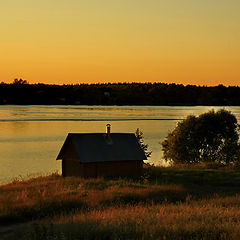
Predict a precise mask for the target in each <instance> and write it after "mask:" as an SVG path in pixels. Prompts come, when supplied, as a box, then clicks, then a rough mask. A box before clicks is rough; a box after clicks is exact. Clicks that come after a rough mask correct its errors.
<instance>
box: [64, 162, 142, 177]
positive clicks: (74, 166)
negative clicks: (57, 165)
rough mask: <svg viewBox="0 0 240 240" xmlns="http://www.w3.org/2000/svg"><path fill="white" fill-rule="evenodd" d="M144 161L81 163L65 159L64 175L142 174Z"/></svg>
mask: <svg viewBox="0 0 240 240" xmlns="http://www.w3.org/2000/svg"><path fill="white" fill-rule="evenodd" d="M142 168H143V161H118V162H100V163H84V164H83V163H80V162H79V161H78V160H73V159H71V160H70V159H63V160H62V173H63V176H81V177H105V176H121V175H134V174H140V173H141V171H142Z"/></svg>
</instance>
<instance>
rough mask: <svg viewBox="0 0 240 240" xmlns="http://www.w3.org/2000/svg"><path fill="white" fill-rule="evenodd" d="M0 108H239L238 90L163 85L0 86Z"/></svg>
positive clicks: (21, 82)
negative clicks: (54, 105)
mask: <svg viewBox="0 0 240 240" xmlns="http://www.w3.org/2000/svg"><path fill="white" fill-rule="evenodd" d="M0 104H27V105H28V104H33V105H34V104H76V105H166V106H181V105H182V106H194V105H205V106H207V105H208V106H210V105H211V106H239V105H240V87H238V86H229V87H226V86H223V85H218V86H214V87H207V86H195V85H187V86H184V85H182V84H166V83H105V84H100V83H97V84H75V85H73V84H68V85H50V84H42V83H38V84H29V83H28V82H27V81H26V80H22V79H15V80H14V81H13V83H10V84H7V83H4V82H2V83H0Z"/></svg>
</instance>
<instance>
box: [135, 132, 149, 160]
mask: <svg viewBox="0 0 240 240" xmlns="http://www.w3.org/2000/svg"><path fill="white" fill-rule="evenodd" d="M135 136H136V138H137V140H138V142H139V144H140V146H141V148H142V150H143V151H144V152H145V155H146V157H147V158H149V157H151V154H152V151H149V150H148V144H145V143H144V140H143V138H144V137H143V132H141V131H140V130H139V128H137V130H136V132H135Z"/></svg>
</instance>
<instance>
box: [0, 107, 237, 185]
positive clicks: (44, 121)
mask: <svg viewBox="0 0 240 240" xmlns="http://www.w3.org/2000/svg"><path fill="white" fill-rule="evenodd" d="M220 108H222V107H158V106H144V107H142V106H121V107H119V106H0V126H1V135H0V183H4V182H7V181H10V180H12V179H14V178H21V177H27V176H34V175H39V174H45V173H50V172H55V171H58V172H61V161H56V160H55V159H56V156H57V154H58V152H59V150H60V148H61V146H62V144H63V142H64V140H65V138H66V136H67V134H68V133H69V132H79V133H84V132H85V133H89V132H96V133H101V132H105V126H106V124H107V123H110V124H111V125H112V132H132V133H133V132H135V130H136V129H137V128H140V130H141V131H143V133H144V137H145V138H144V139H145V142H146V143H147V144H149V148H150V149H151V150H152V157H151V159H149V162H151V163H154V164H164V161H163V160H162V152H161V148H160V142H161V141H162V140H163V139H164V137H165V136H166V135H167V133H168V131H169V130H172V129H173V128H174V127H175V125H176V123H177V121H179V120H180V119H184V118H185V117H186V116H187V115H189V114H195V115H198V114H200V113H203V112H206V111H208V110H211V109H216V110H217V109H220ZM225 109H228V110H230V111H232V113H234V114H235V115H236V116H237V118H238V120H239V121H240V107H225Z"/></svg>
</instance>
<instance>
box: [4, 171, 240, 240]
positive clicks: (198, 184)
mask: <svg viewBox="0 0 240 240" xmlns="http://www.w3.org/2000/svg"><path fill="white" fill-rule="evenodd" d="M0 226H1V227H0V239H26V240H28V239H29V240H30V239H31V240H32V239H33V240H34V239H36V240H41V239H49V240H52V239H100V240H101V239H166V240H168V239H178V240H180V239H182V240H183V239H184V240H188V239H189V240H190V239H191V240H194V239H207V240H221V239H222V240H223V239H226V240H230V239H234V240H239V239H240V171H239V170H204V169H176V168H158V167H150V168H146V169H145V170H144V173H143V174H142V176H140V177H136V178H119V179H103V178H100V179H81V178H75V177H71V178H62V177H61V176H59V175H57V174H52V175H50V176H46V177H38V178H33V179H29V180H25V181H23V180H21V181H14V182H12V183H10V184H6V185H2V186H0ZM1 229H2V230H1Z"/></svg>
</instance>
